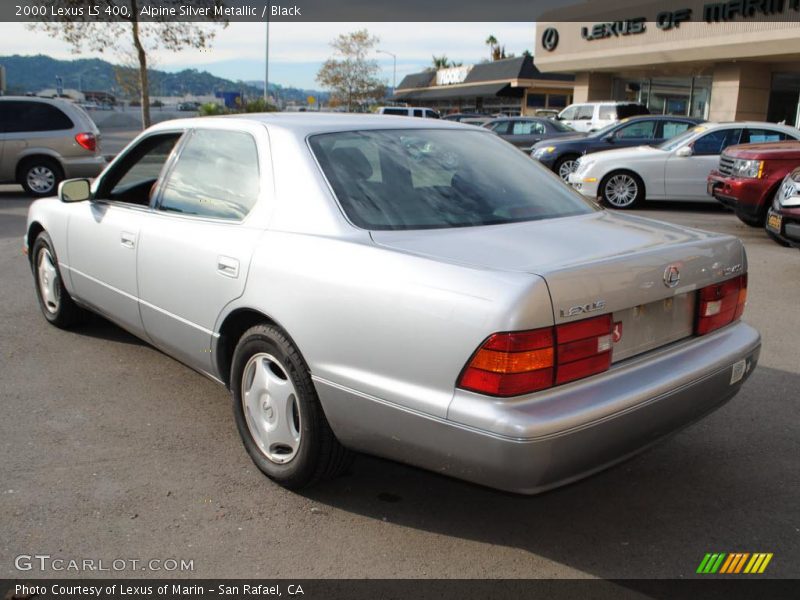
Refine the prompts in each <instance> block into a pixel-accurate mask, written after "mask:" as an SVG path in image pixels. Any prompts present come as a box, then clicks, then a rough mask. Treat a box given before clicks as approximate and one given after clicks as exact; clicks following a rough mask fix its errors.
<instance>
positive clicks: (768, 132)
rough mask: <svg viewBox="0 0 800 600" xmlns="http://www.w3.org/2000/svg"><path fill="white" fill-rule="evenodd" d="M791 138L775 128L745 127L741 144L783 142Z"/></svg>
mask: <svg viewBox="0 0 800 600" xmlns="http://www.w3.org/2000/svg"><path fill="white" fill-rule="evenodd" d="M787 139H789V136H787V135H786V134H785V133H784V132H782V131H775V130H773V129H750V128H748V129H745V130H744V135H743V136H742V141H741V142H739V143H740V144H763V143H764V142H782V141H784V140H787Z"/></svg>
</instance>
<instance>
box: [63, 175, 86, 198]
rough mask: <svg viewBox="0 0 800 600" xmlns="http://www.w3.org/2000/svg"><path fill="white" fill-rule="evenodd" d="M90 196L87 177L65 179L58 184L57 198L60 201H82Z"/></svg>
mask: <svg viewBox="0 0 800 600" xmlns="http://www.w3.org/2000/svg"><path fill="white" fill-rule="evenodd" d="M91 198H92V187H91V185H90V184H89V180H88V179H67V180H66V181H62V182H61V184H60V185H59V186H58V199H59V200H61V201H62V202H83V201H84V200H90V199H91Z"/></svg>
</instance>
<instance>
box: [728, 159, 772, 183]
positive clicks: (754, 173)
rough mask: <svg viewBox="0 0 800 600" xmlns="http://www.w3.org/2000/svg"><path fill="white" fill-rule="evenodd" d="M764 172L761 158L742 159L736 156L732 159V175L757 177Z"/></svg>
mask: <svg viewBox="0 0 800 600" xmlns="http://www.w3.org/2000/svg"><path fill="white" fill-rule="evenodd" d="M763 173H764V161H763V160H744V159H741V158H737V159H736V160H734V161H733V175H734V176H736V177H748V178H750V179H758V178H760V177H761V175H762V174H763Z"/></svg>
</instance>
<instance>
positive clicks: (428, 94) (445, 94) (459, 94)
mask: <svg viewBox="0 0 800 600" xmlns="http://www.w3.org/2000/svg"><path fill="white" fill-rule="evenodd" d="M523 93H524V90H523V89H522V88H512V87H511V85H510V84H509V83H485V84H482V85H459V86H441V87H439V88H436V89H431V88H428V89H422V90H408V91H405V90H403V91H398V92H397V93H396V94H395V95H394V98H392V99H393V100H403V101H406V100H449V99H451V98H472V97H478V96H482V97H486V96H505V97H509V98H521V97H522V95H523Z"/></svg>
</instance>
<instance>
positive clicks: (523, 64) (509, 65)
mask: <svg viewBox="0 0 800 600" xmlns="http://www.w3.org/2000/svg"><path fill="white" fill-rule="evenodd" d="M435 76H436V71H423V72H422V73H414V74H412V75H406V76H405V77H404V78H403V81H401V82H400V85H398V86H397V93H398V97H400V94H402V93H403V92H404V91H406V90H413V89H415V88H428V87H433V86H434V85H435ZM515 79H540V80H544V81H575V76H574V75H569V74H566V73H542V72H541V71H539V69H537V68H536V65H534V63H533V58H532V57H531V56H527V55H526V56H515V57H514V58H503V59H500V60H494V61H491V62H485V63H478V64H476V65H473V67H472V69H470V71H469V73H468V74H467V77H466V78H465V79H464V82H463V83H465V84H479V83H483V82H487V81H506V82H511V81H513V80H515ZM437 87H440V88H447V87H451V86H445V85H442V86H437ZM455 89H458V88H455ZM461 89H463V88H461ZM448 97H451V96H448Z"/></svg>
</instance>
